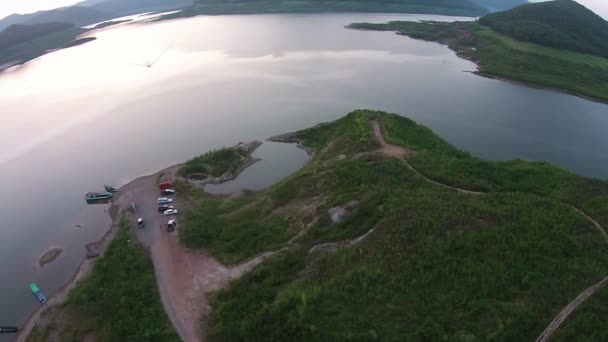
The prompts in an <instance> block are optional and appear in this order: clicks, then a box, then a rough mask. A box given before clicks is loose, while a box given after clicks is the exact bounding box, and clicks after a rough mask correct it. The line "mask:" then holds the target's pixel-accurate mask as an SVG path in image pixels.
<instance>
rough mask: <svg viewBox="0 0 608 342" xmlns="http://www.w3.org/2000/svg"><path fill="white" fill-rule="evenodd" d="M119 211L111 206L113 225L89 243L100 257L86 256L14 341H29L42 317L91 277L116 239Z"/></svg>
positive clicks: (29, 318) (37, 310)
mask: <svg viewBox="0 0 608 342" xmlns="http://www.w3.org/2000/svg"><path fill="white" fill-rule="evenodd" d="M117 209H118V208H117V207H116V206H115V205H114V204H112V205H110V210H108V215H109V216H110V218H111V219H112V225H111V226H110V228H109V229H108V230H107V231H106V232H105V233H104V234H103V235H102V236H101V238H99V239H98V240H97V241H94V242H91V243H89V244H97V246H99V251H100V255H99V257H97V258H87V257H86V256H85V257H84V258H83V259H82V261H80V263H79V264H78V267H77V268H76V271H75V272H74V274H73V275H72V277H70V279H68V281H67V282H66V283H65V284H64V285H63V286H62V287H61V288H60V289H59V290H57V291H55V292H54V293H53V294H51V295H50V296H49V297H48V302H47V304H44V305H39V307H38V308H37V309H36V310H34V311H33V312H32V313H31V314H30V316H28V317H27V319H26V320H25V324H23V325H22V326H21V330H20V331H19V333H18V334H17V335H16V336H15V337H14V338H13V339H12V340H13V341H17V342H25V341H27V338H28V337H29V335H30V334H31V332H32V330H33V329H34V328H35V327H36V325H37V324H38V321H39V320H40V319H41V317H42V316H43V315H44V314H45V313H46V312H47V311H48V310H50V309H51V308H53V307H54V306H56V305H61V304H63V303H64V302H65V301H66V300H67V297H68V295H69V293H70V291H72V289H74V287H76V285H77V284H78V283H79V282H80V281H81V280H83V279H84V278H85V277H87V276H88V275H89V273H90V272H91V270H92V269H93V266H95V262H96V261H97V259H98V258H101V257H102V256H103V254H104V253H105V251H106V249H107V247H108V245H109V244H110V242H111V241H112V240H113V239H114V236H115V235H116V233H117V232H118V226H117V219H118V215H117V214H118V212H117V211H116V210H117ZM87 245H88V244H87Z"/></svg>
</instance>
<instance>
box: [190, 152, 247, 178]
mask: <svg viewBox="0 0 608 342" xmlns="http://www.w3.org/2000/svg"><path fill="white" fill-rule="evenodd" d="M245 157H247V153H246V152H245V151H244V150H242V149H239V148H234V147H226V148H221V149H218V150H213V151H209V152H207V153H205V154H202V155H200V156H198V157H194V158H192V159H190V160H188V161H187V162H186V163H185V164H184V166H183V167H182V168H181V169H180V170H179V172H180V174H181V175H182V176H188V175H192V174H205V175H207V174H208V175H211V176H213V177H219V176H221V175H223V174H224V173H226V172H235V171H236V170H237V169H238V168H239V166H240V165H241V161H242V160H243V158H245Z"/></svg>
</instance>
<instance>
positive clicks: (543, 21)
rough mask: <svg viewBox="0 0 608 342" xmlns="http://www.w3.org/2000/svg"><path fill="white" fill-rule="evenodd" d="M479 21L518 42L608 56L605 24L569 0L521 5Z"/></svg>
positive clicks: (607, 38)
mask: <svg viewBox="0 0 608 342" xmlns="http://www.w3.org/2000/svg"><path fill="white" fill-rule="evenodd" d="M479 22H480V23H481V24H482V25H486V26H489V27H491V28H492V29H494V30H495V31H498V32H500V33H502V34H505V35H508V36H511V37H513V38H515V39H518V40H523V41H529V42H533V43H537V44H541V45H545V46H550V47H554V48H559V49H568V50H574V51H578V52H584V53H591V54H595V55H600V56H604V57H608V22H606V21H605V20H604V19H602V18H601V17H600V16H598V15H597V14H595V13H593V12H592V11H590V10H589V9H587V8H586V7H584V6H583V5H580V4H579V3H577V2H575V1H572V0H555V1H550V2H542V3H537V4H529V5H523V6H519V7H516V8H514V9H511V10H509V11H506V12H499V13H493V14H490V15H487V16H486V17H484V18H481V19H480V20H479Z"/></svg>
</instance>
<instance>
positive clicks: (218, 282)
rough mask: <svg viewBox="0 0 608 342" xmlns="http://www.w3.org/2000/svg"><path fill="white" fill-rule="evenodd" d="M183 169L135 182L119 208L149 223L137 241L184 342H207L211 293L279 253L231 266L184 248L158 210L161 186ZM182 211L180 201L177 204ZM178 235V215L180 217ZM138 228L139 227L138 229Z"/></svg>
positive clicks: (127, 188) (126, 189) (126, 190)
mask: <svg viewBox="0 0 608 342" xmlns="http://www.w3.org/2000/svg"><path fill="white" fill-rule="evenodd" d="M178 168H179V165H177V166H174V167H171V168H168V169H166V170H164V171H161V172H159V173H156V174H153V175H150V176H145V177H141V178H138V179H136V180H134V181H133V182H131V183H129V184H128V185H126V186H125V187H123V188H122V189H121V193H120V200H121V201H120V205H121V207H123V208H131V203H133V202H134V203H135V207H136V213H134V214H133V215H132V220H133V222H135V220H136V219H137V218H139V217H141V218H143V219H144V222H145V227H144V228H142V229H138V230H137V237H138V239H139V240H140V241H141V242H142V243H143V244H144V245H145V246H146V248H147V249H148V250H149V252H150V256H151V258H152V262H153V264H154V271H155V275H156V283H157V286H158V289H159V293H160V297H161V302H162V304H163V307H164V308H165V311H166V312H167V315H168V316H169V319H170V320H171V323H172V324H173V326H174V327H175V330H176V331H177V333H178V334H179V336H180V337H181V339H182V340H183V341H185V342H195V341H204V340H205V339H206V337H205V336H206V333H207V324H208V321H209V318H210V315H211V305H210V304H209V302H208V299H207V297H208V294H209V293H211V292H213V291H216V290H218V289H220V288H223V287H225V286H227V285H228V284H229V282H230V281H231V280H233V279H237V278H239V277H241V276H242V275H244V274H245V273H247V272H249V271H251V270H252V269H254V268H255V267H256V266H258V265H260V264H261V263H262V262H264V261H265V260H266V259H268V258H270V257H271V256H273V255H274V254H275V253H278V252H281V251H282V250H279V251H274V252H266V253H263V254H261V255H259V256H256V257H254V258H252V259H250V260H247V261H245V262H243V263H241V264H237V265H233V266H226V265H223V264H222V263H220V262H219V261H218V260H217V259H215V258H214V257H213V256H211V255H210V254H209V253H207V252H206V251H204V250H192V249H188V248H185V247H183V246H182V245H181V244H180V243H179V239H178V236H177V233H176V232H172V233H170V232H167V230H166V224H167V221H168V220H169V219H170V218H168V217H165V216H164V215H163V214H162V213H159V212H158V211H157V203H156V199H157V198H158V197H159V190H158V188H157V184H158V182H159V181H174V180H175V174H176V172H177V170H178ZM174 205H175V207H176V208H177V209H178V210H179V209H180V202H179V200H177V201H176V203H175V204H174ZM177 221H178V230H179V216H178V217H177ZM134 226H135V225H134Z"/></svg>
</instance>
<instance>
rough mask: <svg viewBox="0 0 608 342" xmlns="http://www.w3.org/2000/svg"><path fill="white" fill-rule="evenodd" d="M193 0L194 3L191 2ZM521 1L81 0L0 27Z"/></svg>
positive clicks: (496, 6)
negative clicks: (146, 15) (180, 14)
mask: <svg viewBox="0 0 608 342" xmlns="http://www.w3.org/2000/svg"><path fill="white" fill-rule="evenodd" d="M193 3H195V4H196V6H191V5H193ZM525 3H527V0H85V1H82V2H79V3H77V4H76V5H74V6H68V7H62V8H57V9H53V10H49V11H40V12H36V13H31V14H12V15H10V16H8V17H6V18H3V19H1V20H0V31H1V30H3V29H5V28H7V27H9V26H11V25H14V24H22V25H32V24H41V23H49V22H63V23H67V24H72V25H75V26H85V25H90V24H94V23H97V22H100V21H104V20H108V19H112V18H117V17H121V16H126V15H132V14H137V13H143V12H151V11H165V10H172V9H178V8H187V7H189V13H192V14H204V13H211V14H217V13H225V14H230V13H259V12H263V13H273V12H274V13H286V12H306V11H311V12H324V11H328V12H336V11H355V12H374V11H378V12H393V13H399V12H405V13H407V12H412V13H432V14H453V15H470V16H481V15H484V14H486V13H489V12H493V11H499V10H505V9H509V8H512V7H515V6H518V5H521V4H525Z"/></svg>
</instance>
